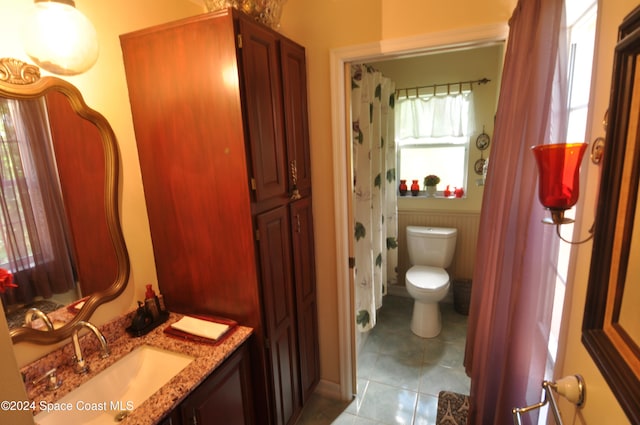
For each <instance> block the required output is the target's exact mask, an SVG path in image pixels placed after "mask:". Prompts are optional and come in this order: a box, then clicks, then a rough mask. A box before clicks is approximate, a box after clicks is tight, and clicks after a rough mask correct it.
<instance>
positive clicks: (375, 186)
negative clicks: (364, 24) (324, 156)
mask: <svg viewBox="0 0 640 425" xmlns="http://www.w3.org/2000/svg"><path fill="white" fill-rule="evenodd" d="M394 92H395V83H394V82H392V81H391V80H390V79H389V78H386V77H384V76H383V75H382V73H380V72H378V71H376V70H375V69H373V68H372V67H370V66H368V65H364V64H357V65H352V66H351V120H352V149H353V158H352V164H353V179H354V182H353V183H354V186H353V210H354V219H355V223H354V225H355V227H354V232H355V233H354V237H355V290H354V298H355V313H356V317H355V319H356V328H357V329H359V330H360V331H363V332H365V331H368V330H370V329H371V328H373V327H374V326H375V324H376V309H378V308H380V307H381V306H382V295H383V294H385V293H386V288H387V285H388V284H395V283H396V281H397V270H396V269H397V265H398V249H397V248H398V242H397V238H398V225H397V205H396V203H397V199H396V149H395V140H394V121H395V116H394V101H395V97H394V96H395V93H394Z"/></svg>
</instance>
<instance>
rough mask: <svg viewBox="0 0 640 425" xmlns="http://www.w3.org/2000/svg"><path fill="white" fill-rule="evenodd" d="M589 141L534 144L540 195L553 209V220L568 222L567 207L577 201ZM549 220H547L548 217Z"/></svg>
mask: <svg viewBox="0 0 640 425" xmlns="http://www.w3.org/2000/svg"><path fill="white" fill-rule="evenodd" d="M586 148H587V144H586V143H557V144H550V145H538V146H533V147H532V148H531V150H532V151H533V154H534V156H535V158H536V162H537V164H538V172H539V177H538V178H539V183H538V197H539V199H540V203H541V204H542V205H544V206H545V207H546V208H547V209H549V210H550V211H551V220H552V221H551V222H553V223H555V224H562V223H568V222H571V221H572V220H569V219H565V218H564V211H565V210H567V209H569V208H571V207H573V206H574V205H575V204H576V202H578V196H579V194H580V184H579V183H580V174H579V171H580V163H581V162H582V157H583V156H584V152H585V151H586ZM545 221H546V220H545Z"/></svg>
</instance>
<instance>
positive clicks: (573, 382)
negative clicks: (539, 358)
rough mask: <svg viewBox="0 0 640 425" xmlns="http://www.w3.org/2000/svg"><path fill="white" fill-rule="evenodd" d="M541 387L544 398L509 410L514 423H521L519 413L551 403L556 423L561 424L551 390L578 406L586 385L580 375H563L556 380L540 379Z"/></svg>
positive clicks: (519, 424)
mask: <svg viewBox="0 0 640 425" xmlns="http://www.w3.org/2000/svg"><path fill="white" fill-rule="evenodd" d="M542 388H543V389H544V400H543V401H541V402H540V403H536V404H533V405H531V406H527V407H514V408H513V409H512V410H511V412H512V413H513V423H514V425H521V424H522V422H521V415H522V414H523V413H527V412H530V411H532V410H535V409H539V408H541V407H543V406H544V405H546V404H547V403H549V404H550V405H551V413H553V417H554V418H555V420H556V424H557V425H563V424H562V418H561V417H560V411H559V410H558V405H557V404H556V400H555V398H554V397H553V393H552V392H551V390H554V391H555V392H557V393H558V394H560V395H561V396H564V397H565V398H566V399H567V400H569V401H570V402H572V403H573V404H575V405H576V406H578V407H580V406H582V405H583V404H584V399H585V392H586V387H585V385H584V379H583V378H582V376H580V375H571V376H565V377H564V378H560V379H558V380H557V381H556V382H552V381H542Z"/></svg>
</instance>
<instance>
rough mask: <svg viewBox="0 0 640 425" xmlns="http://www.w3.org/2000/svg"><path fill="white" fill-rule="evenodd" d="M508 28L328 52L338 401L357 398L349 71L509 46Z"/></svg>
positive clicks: (472, 29)
mask: <svg viewBox="0 0 640 425" xmlns="http://www.w3.org/2000/svg"><path fill="white" fill-rule="evenodd" d="M508 33H509V27H508V25H507V24H506V23H499V24H490V25H483V26H476V27H469V28H461V29H456V30H451V31H443V32H438V33H425V34H421V35H418V36H413V37H408V38H401V39H391V40H381V41H379V42H375V43H368V44H360V45H355V46H348V47H343V48H338V49H332V50H331V51H330V77H331V127H332V137H331V139H332V149H333V175H334V179H333V181H334V188H333V193H334V205H335V207H334V218H335V223H336V234H335V240H336V247H335V248H336V249H335V261H336V286H337V310H338V354H339V360H340V382H339V388H338V389H337V390H338V391H339V396H340V398H341V399H342V400H351V399H352V398H353V396H354V394H355V393H356V390H357V388H356V346H355V326H354V312H353V284H352V280H353V275H352V273H351V269H350V268H349V258H350V257H353V247H352V239H353V238H351V237H350V235H351V234H352V233H353V232H352V231H351V227H352V226H351V225H349V223H350V222H351V216H352V215H351V212H352V205H351V203H352V198H351V191H350V190H345V188H349V187H351V185H352V183H351V182H352V181H353V179H352V175H351V154H350V142H349V140H350V136H349V134H350V133H349V130H350V125H349V124H348V122H349V113H348V105H349V97H350V96H349V93H348V91H347V90H348V89H349V87H350V85H349V86H347V84H348V83H349V75H350V73H349V69H348V66H349V64H350V63H352V62H356V61H373V60H375V61H380V60H387V59H394V58H399V57H402V56H408V55H419V54H425V53H437V52H441V51H451V50H454V49H455V50H458V49H459V50H462V49H467V48H477V47H482V46H483V45H488V44H493V43H495V42H500V41H504V42H506V40H507V35H508Z"/></svg>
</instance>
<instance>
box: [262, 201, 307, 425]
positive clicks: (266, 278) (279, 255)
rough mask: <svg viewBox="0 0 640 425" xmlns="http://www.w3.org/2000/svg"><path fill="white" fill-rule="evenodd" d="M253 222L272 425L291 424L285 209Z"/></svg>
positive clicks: (292, 331)
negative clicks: (262, 308)
mask: <svg viewBox="0 0 640 425" xmlns="http://www.w3.org/2000/svg"><path fill="white" fill-rule="evenodd" d="M256 220H257V229H258V232H259V236H258V238H259V240H258V250H259V255H258V257H259V259H260V267H259V268H260V273H261V276H260V278H261V279H260V281H261V286H262V299H263V304H264V314H265V335H266V338H267V340H266V346H267V350H268V359H267V362H270V366H271V367H270V374H271V378H272V379H271V384H272V386H273V387H272V394H273V405H274V410H275V415H276V418H275V423H276V424H279V425H284V424H289V423H293V421H294V420H295V419H296V417H297V415H298V414H299V412H300V409H301V405H300V397H299V386H298V381H299V373H298V362H297V341H296V339H297V338H296V326H295V310H294V296H293V279H292V266H291V243H290V222H289V217H288V211H287V207H286V206H282V207H278V208H275V209H273V210H270V211H268V212H265V213H262V214H259V215H258V216H257V217H256Z"/></svg>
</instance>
